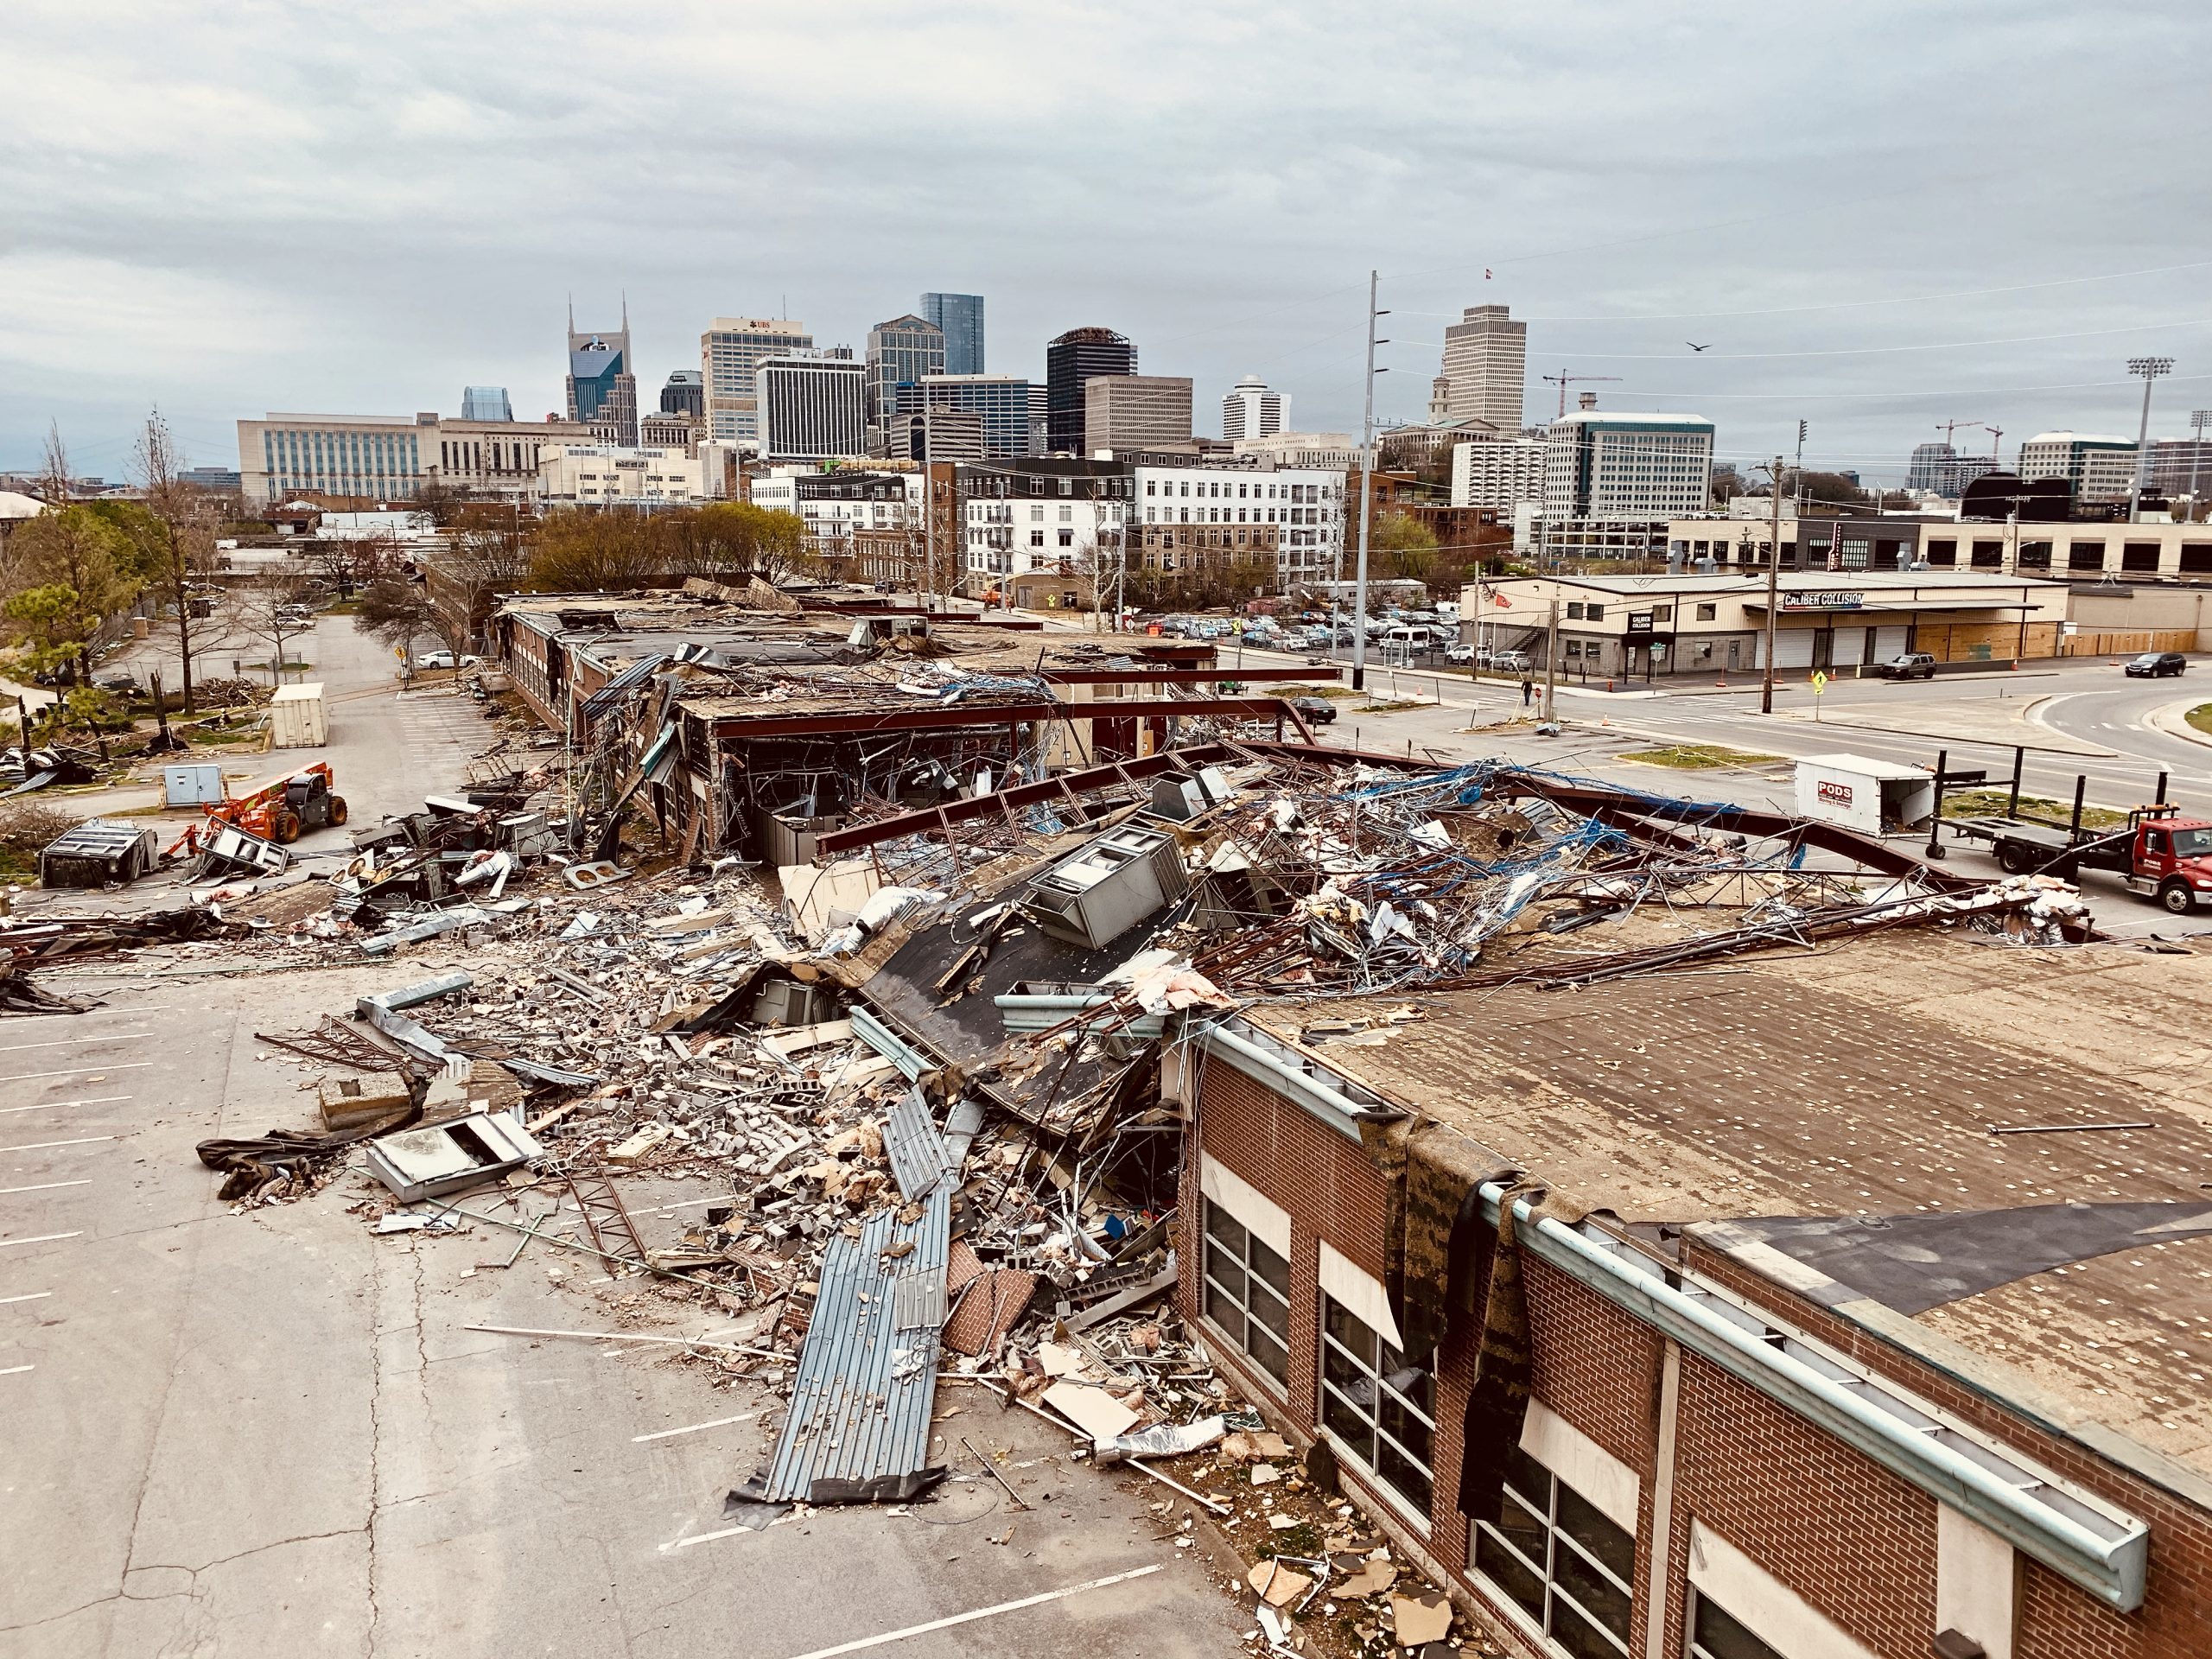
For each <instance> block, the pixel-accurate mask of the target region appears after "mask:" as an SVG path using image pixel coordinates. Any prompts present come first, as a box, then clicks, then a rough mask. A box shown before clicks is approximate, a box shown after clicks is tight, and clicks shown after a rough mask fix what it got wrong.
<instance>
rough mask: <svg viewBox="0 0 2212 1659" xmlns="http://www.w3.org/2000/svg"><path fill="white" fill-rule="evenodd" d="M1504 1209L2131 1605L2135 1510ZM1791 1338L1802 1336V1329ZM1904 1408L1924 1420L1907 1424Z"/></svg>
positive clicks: (1643, 1312)
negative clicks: (2082, 1514)
mask: <svg viewBox="0 0 2212 1659" xmlns="http://www.w3.org/2000/svg"><path fill="white" fill-rule="evenodd" d="M1482 1197H1483V1209H1484V1215H1485V1217H1488V1218H1489V1219H1491V1220H1492V1221H1493V1222H1494V1221H1495V1220H1496V1219H1497V1209H1498V1205H1499V1204H1500V1203H1501V1201H1503V1198H1504V1197H1505V1189H1504V1188H1503V1186H1501V1185H1498V1184H1497V1183H1495V1182H1491V1183H1486V1184H1485V1185H1484V1186H1483V1188H1482ZM1514 1213H1515V1215H1516V1217H1518V1218H1520V1219H1521V1220H1522V1221H1524V1222H1527V1223H1529V1227H1528V1229H1527V1230H1526V1231H1524V1232H1523V1233H1522V1235H1521V1236H1522V1239H1523V1240H1524V1241H1525V1242H1526V1243H1527V1244H1528V1246H1529V1249H1531V1250H1532V1251H1533V1252H1534V1253H1535V1255H1537V1256H1538V1257H1539V1258H1541V1260H1543V1261H1545V1262H1549V1263H1550V1264H1551V1265H1552V1266H1554V1267H1555V1268H1559V1269H1560V1271H1561V1272H1563V1273H1565V1274H1567V1276H1568V1277H1570V1278H1572V1279H1573V1280H1574V1281H1576V1282H1577V1283H1579V1284H1580V1285H1583V1286H1584V1287H1586V1288H1588V1289H1591V1290H1593V1291H1595V1292H1597V1293H1598V1294H1599V1295H1601V1296H1603V1297H1604V1298H1605V1300H1608V1301H1610V1302H1611V1303H1612V1304H1613V1305H1614V1306H1618V1307H1620V1308H1622V1309H1624V1311H1626V1312H1627V1313H1630V1314H1631V1315H1633V1316H1634V1317H1635V1318H1637V1319H1640V1320H1642V1321H1643V1323H1644V1324H1646V1325H1650V1326H1652V1327H1653V1328H1654V1329H1655V1330H1657V1331H1658V1332H1661V1333H1662V1335H1664V1336H1667V1337H1669V1338H1673V1339H1674V1340H1675V1342H1677V1343H1680V1344H1681V1345H1682V1347H1684V1348H1686V1349H1688V1351H1690V1352H1692V1353H1694V1354H1696V1355H1698V1356H1699V1357H1700V1358H1703V1359H1706V1360H1708V1361H1710V1362H1711V1363H1713V1364H1716V1365H1718V1366H1719V1367H1720V1368H1721V1370H1725V1371H1726V1372H1727V1373H1728V1374H1729V1375H1730V1376H1734V1377H1736V1378H1737V1379H1738V1381H1740V1382H1744V1383H1749V1384H1750V1385H1751V1387H1753V1388H1755V1389H1758V1391H1759V1392H1760V1393H1762V1394H1764V1395H1766V1396H1767V1397H1768V1398H1769V1399H1770V1400H1773V1401H1775V1402H1777V1404H1779V1405H1781V1406H1783V1407H1784V1408H1787V1409H1788V1410H1789V1411H1791V1412H1792V1413H1794V1414H1796V1415H1797V1416H1799V1417H1801V1418H1802V1419H1804V1420H1805V1421H1808V1422H1810V1423H1812V1424H1813V1425H1815V1427H1819V1428H1821V1429H1824V1430H1826V1431H1827V1433H1830V1434H1833V1435H1834V1436H1835V1437H1836V1438H1837V1439H1838V1440H1841V1441H1843V1442H1844V1444H1845V1445H1847V1446H1850V1447H1852V1448H1853V1450H1854V1451H1857V1452H1861V1453H1862V1454H1864V1455H1865V1456H1866V1457H1869V1458H1872V1459H1873V1460H1874V1461H1875V1462H1876V1463H1878V1464H1880V1465H1882V1466H1883V1467H1884V1468H1885V1469H1887V1470H1888V1471H1890V1472H1891V1473H1892V1474H1894V1475H1896V1476H1897V1477H1898V1478H1901V1479H1903V1480H1905V1481H1908V1482H1910V1484H1912V1485H1914V1486H1916V1487H1917V1488H1918V1489H1919V1490H1920V1491H1923V1492H1926V1493H1928V1494H1929V1496H1930V1497H1935V1498H1936V1499H1937V1500H1939V1501H1940V1502H1942V1503H1948V1504H1949V1505H1950V1506H1951V1507H1952V1508H1954V1509H1955V1510H1959V1511H1960V1512H1961V1513H1962V1514H1964V1515H1966V1516H1969V1517H1970V1518H1972V1519H1973V1520H1974V1521H1975V1522H1979V1523H1980V1525H1982V1526H1985V1527H1986V1528H1988V1529H1989V1530H1990V1531H1992V1532H1993V1533H1995V1534H1997V1535H1998V1536H1999V1537H2001V1538H2003V1539H2005V1541H2007V1542H2009V1543H2011V1544H2012V1545H2013V1546H2014V1547H2015V1548H2018V1549H2022V1550H2024V1551H2025V1552H2026V1553H2027V1554H2030V1555H2031V1556H2033V1557H2034V1558H2035V1559H2036V1560H2038V1561H2041V1562H2042V1563H2043V1564H2044V1566H2046V1567H2050V1569H2051V1570H2052V1571H2053V1572H2055V1573H2058V1574H2059V1575H2060V1576H2061V1577H2063V1578H2064V1579H2065V1580H2068V1582H2069V1583H2071V1584H2075V1585H2078V1586H2080V1587H2081V1588H2082V1589H2084V1590H2087V1591H2088V1592H2089V1593H2090V1594H2091V1595H2093V1596H2094V1597H2096V1598H2097V1599H2098V1600H2100V1601H2101V1602H2103V1603H2104V1604H2106V1605H2107V1606H2110V1607H2113V1608H2116V1609H2117V1610H2119V1611H2121V1612H2133V1611H2135V1610H2136V1609H2137V1608H2139V1607H2140V1606H2141V1605H2143V1592H2144V1580H2145V1573H2146V1571H2147V1567H2148V1563H2149V1556H2150V1541H2151V1532H2150V1528H2149V1527H2148V1526H2147V1525H2145V1523H2144V1522H2142V1521H2141V1520H2139V1519H2138V1518H2137V1517H2135V1516H2132V1515H2129V1514H2127V1513H2126V1512H2125V1511H2124V1510H2120V1509H2118V1508H2117V1507H2116V1506H2114V1505H2113V1504H2111V1503H2107V1502H2105V1501H2104V1500H2102V1499H2100V1498H2097V1497H2093V1496H2092V1495H2090V1494H2088V1493H2087V1492H2085V1491H2082V1490H2081V1489H2080V1488H2078V1487H2076V1486H2074V1485H2073V1484H2070V1483H2064V1482H2062V1481H2060V1480H2059V1479H2058V1478H2057V1477H2056V1476H2055V1475H2050V1474H2046V1473H2044V1472H2043V1471H2040V1470H2038V1469H2037V1468H2035V1467H2034V1466H2033V1465H2031V1464H2030V1463H2028V1462H2027V1460H2026V1459H2023V1458H2021V1457H2020V1456H2018V1454H2017V1453H2014V1452H2011V1451H2010V1450H2008V1449H2006V1448H2005V1447H2003V1446H1999V1445H1998V1444H1996V1443H1994V1442H1993V1441H1989V1440H1986V1439H1984V1437H1982V1436H1980V1435H1979V1434H1975V1433H1970V1432H1968V1431H1965V1430H1963V1429H1961V1428H1960V1427H1958V1426H1957V1425H1955V1424H1954V1423H1951V1422H1948V1421H1942V1420H1941V1419H1940V1418H1939V1416H1938V1414H1936V1413H1935V1412H1934V1411H1932V1410H1929V1409H1925V1408H1920V1407H1918V1406H1916V1405H1914V1404H1913V1403H1912V1402H1910V1397H1909V1396H1908V1395H1906V1394H1905V1391H1904V1390H1903V1389H1898V1388H1897V1387H1895V1386H1894V1385H1892V1384H1891V1383H1888V1382H1887V1381H1886V1379H1883V1378H1879V1377H1876V1376H1872V1375H1871V1374H1869V1373H1867V1372H1866V1371H1864V1370H1861V1369H1860V1368H1859V1367H1856V1366H1853V1365H1850V1364H1848V1363H1844V1362H1840V1361H1834V1362H1830V1364H1829V1366H1828V1368H1827V1369H1833V1370H1838V1371H1840V1372H1844V1373H1847V1375H1846V1376H1843V1377H1841V1378H1838V1377H1832V1376H1827V1375H1825V1374H1824V1370H1822V1369H1816V1368H1815V1366H1814V1365H1813V1364H1811V1363H1808V1362H1807V1360H1806V1359H1804V1358H1801V1357H1797V1356H1796V1355H1795V1354H1792V1353H1789V1352H1787V1351H1784V1349H1783V1347H1781V1346H1778V1345H1777V1342H1776V1341H1775V1340H1770V1335H1775V1334H1778V1335H1779V1336H1780V1337H1782V1338H1787V1337H1788V1336H1789V1334H1790V1333H1789V1332H1783V1330H1782V1328H1781V1327H1779V1326H1771V1322H1770V1321H1768V1320H1767V1319H1765V1316H1764V1315H1761V1314H1751V1319H1752V1320H1754V1321H1756V1322H1757V1323H1758V1325H1762V1326H1768V1327H1770V1332H1769V1334H1755V1333H1754V1332H1752V1331H1751V1330H1748V1329H1745V1328H1743V1327H1742V1326H1739V1325H1736V1324H1734V1323H1732V1322H1731V1321H1730V1320H1729V1319H1726V1318H1725V1317H1723V1315H1722V1314H1721V1313H1719V1312H1716V1311H1715V1309H1716V1307H1732V1306H1733V1305H1732V1303H1730V1302H1728V1301H1727V1300H1726V1299H1725V1298H1722V1297H1720V1296H1719V1295H1717V1294H1714V1293H1713V1292H1710V1291H1707V1290H1705V1289H1703V1287H1699V1288H1698V1289H1697V1290H1696V1291H1695V1292H1691V1291H1686V1290H1683V1289H1681V1288H1680V1287H1677V1286H1675V1284H1673V1283H1670V1282H1669V1280H1668V1279H1667V1278H1666V1277H1662V1276H1660V1274H1658V1273H1657V1271H1656V1264H1652V1266H1650V1267H1632V1266H1630V1265H1629V1263H1628V1262H1626V1261H1624V1259H1623V1258H1622V1256H1621V1255H1618V1254H1616V1253H1615V1252H1614V1251H1612V1250H1609V1249H1606V1248H1605V1245H1603V1244H1601V1243H1599V1242H1597V1241H1596V1240H1593V1239H1592V1238H1590V1237H1588V1236H1586V1235H1584V1234H1582V1233H1580V1232H1577V1231H1576V1230H1574V1229H1573V1228H1571V1227H1567V1226H1566V1225H1564V1224H1561V1223H1560V1222H1559V1221H1556V1220H1554V1219H1551V1218H1548V1217H1547V1218H1543V1219H1541V1220H1539V1219H1538V1218H1537V1217H1535V1215H1534V1214H1533V1212H1532V1206H1531V1205H1529V1202H1528V1200H1527V1199H1525V1198H1524V1199H1518V1200H1516V1202H1515V1204H1514ZM1736 1311H1737V1312H1738V1313H1743V1314H1748V1313H1750V1310H1748V1309H1738V1310H1736ZM1796 1345H1798V1346H1801V1347H1802V1346H1805V1345H1806V1344H1804V1342H1803V1339H1802V1338H1797V1341H1796ZM1854 1390H1859V1391H1854ZM1868 1396H1872V1398H1870V1397H1868ZM1876 1400H1880V1401H1882V1402H1884V1403H1881V1404H1878V1403H1875V1401H1876ZM1885 1405H1886V1406H1888V1407H1889V1408H1888V1409H1885ZM1912 1418H1920V1419H1923V1420H1924V1421H1928V1422H1929V1425H1930V1426H1929V1427H1916V1426H1915V1425H1914V1424H1913V1422H1912V1421H1910V1419H1912ZM1938 1432H1948V1433H1950V1434H1951V1435H1952V1436H1954V1437H1955V1438H1958V1439H1960V1440H1964V1441H1966V1442H1967V1443H1968V1444H1970V1445H1972V1446H1974V1447H1975V1448H1976V1449H1978V1450H1980V1452H1982V1453H1983V1454H1984V1455H1983V1457H1982V1459H1980V1460H1976V1459H1974V1458H1971V1457H1969V1456H1967V1454H1966V1452H1962V1451H1961V1450H1959V1449H1957V1448H1956V1447H1955V1446H1951V1445H1948V1444H1946V1443H1945V1442H1944V1441H1943V1440H1939V1439H1937V1438H1936V1434H1937V1433H1938ZM2060 1501H2063V1502H2064V1503H2066V1504H2067V1506H2068V1507H2070V1508H2078V1509H2081V1510H2086V1511H2088V1512H2089V1513H2090V1514H2092V1515H2093V1516H2094V1517H2096V1518H2097V1519H2098V1520H2100V1521H2101V1522H2104V1523H2105V1524H2104V1527H2103V1529H2098V1528H2095V1527H2092V1526H2090V1525H2088V1524H2085V1523H2084V1522H2082V1521H2080V1520H2076V1519H2075V1517H2074V1516H2070V1515H2069V1514H2066V1513H2065V1512H2064V1511H2063V1510H2062V1509H2061V1508H2060V1507H2059V1502H2060Z"/></svg>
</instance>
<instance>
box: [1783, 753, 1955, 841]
mask: <svg viewBox="0 0 2212 1659" xmlns="http://www.w3.org/2000/svg"><path fill="white" fill-rule="evenodd" d="M1935 811H1936V777H1935V774H1934V773H1933V772H1929V770H1928V768H1927V767H1925V766H1899V765H1898V764H1897V762H1896V761H1894V760H1869V759H1867V758H1866V756H1865V755H1863V754H1813V755H1808V756H1806V757H1805V759H1803V760H1800V761H1799V762H1798V763H1797V816H1798V817H1801V818H1817V819H1819V820H1820V821H1821V823H1840V824H1841V825H1842V826H1843V827H1844V828H1845V829H1858V830H1862V831H1864V832H1865V833H1866V834H1867V835H1870V836H1884V835H1891V834H1894V833H1897V832H1898V831H1901V830H1905V829H1916V828H1917V829H1925V828H1926V827H1927V824H1928V820H1929V818H1930V817H1933V816H1934V814H1935Z"/></svg>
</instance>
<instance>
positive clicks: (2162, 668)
mask: <svg viewBox="0 0 2212 1659" xmlns="http://www.w3.org/2000/svg"><path fill="white" fill-rule="evenodd" d="M2188 667H2189V658H2186V657H2184V656H2183V655H2182V654H2181V652H2177V651H2146V652H2144V653H2143V654H2142V655H2141V656H2140V657H2138V658H2135V659H2134V660H2133V662H2131V663H2129V664H2128V665H2127V668H2126V674H2127V677H2128V678H2130V679H2133V680H2162V679H2164V678H2165V677H2166V676H2167V675H2169V674H2180V673H2183V672H2185V671H2187V669H2188Z"/></svg>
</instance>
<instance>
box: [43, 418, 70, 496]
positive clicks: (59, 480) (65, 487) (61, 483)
mask: <svg viewBox="0 0 2212 1659" xmlns="http://www.w3.org/2000/svg"><path fill="white" fill-rule="evenodd" d="M39 495H40V497H41V499H43V500H44V501H45V502H46V505H48V506H49V507H65V506H67V505H69V451H68V449H67V448H66V447H65V446H64V445H63V443H62V442H61V425H60V422H58V421H48V423H47V425H46V453H45V454H43V455H41V457H40V458H39Z"/></svg>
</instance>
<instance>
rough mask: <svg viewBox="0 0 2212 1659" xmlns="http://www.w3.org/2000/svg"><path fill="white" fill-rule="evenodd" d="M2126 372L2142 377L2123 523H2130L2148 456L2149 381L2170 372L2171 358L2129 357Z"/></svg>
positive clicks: (2137, 505) (2138, 503)
mask: <svg viewBox="0 0 2212 1659" xmlns="http://www.w3.org/2000/svg"><path fill="white" fill-rule="evenodd" d="M2127 372H2129V373H2130V374H2139V375H2141V376H2142V377H2143V423H2142V424H2141V425H2140V426H2139V427H2137V428H2136V429H2135V481H2134V482H2133V484H2131V485H2129V486H2128V488H2127V522H2128V523H2129V524H2133V523H2135V522H2136V514H2137V513H2138V512H2140V511H2141V510H2142V503H2143V469H2144V465H2145V462H2146V461H2149V459H2150V452H2151V384H2152V382H2153V381H2154V380H2156V379H2157V378H2158V377H2159V376H2160V375H2162V374H2171V373H2172V372H2174V360H2173V359H2171V357H2131V358H2129V359H2127Z"/></svg>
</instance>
